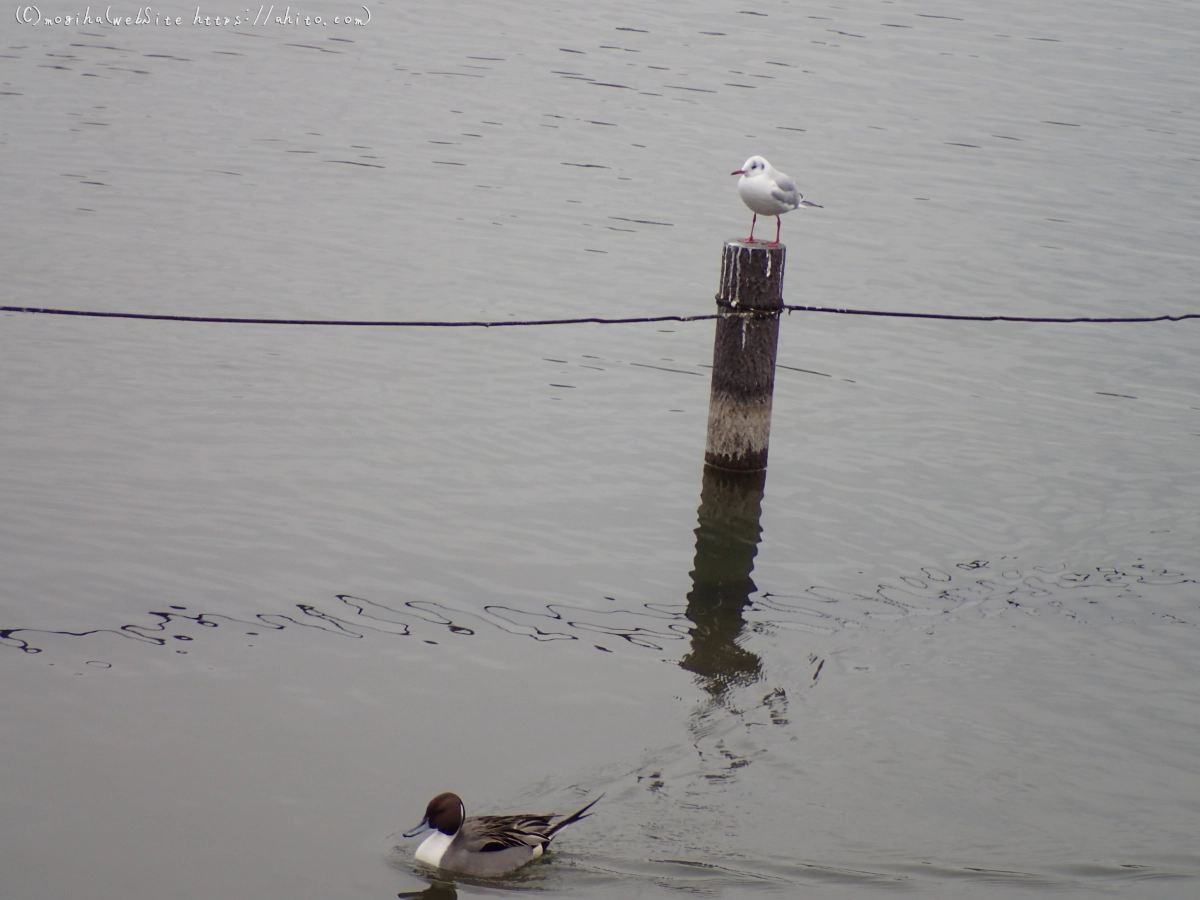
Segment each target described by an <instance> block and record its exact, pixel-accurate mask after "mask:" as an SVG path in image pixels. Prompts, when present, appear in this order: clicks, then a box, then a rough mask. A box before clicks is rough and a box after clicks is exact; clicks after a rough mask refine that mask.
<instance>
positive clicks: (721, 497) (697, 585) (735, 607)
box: [680, 466, 767, 697]
mask: <svg viewBox="0 0 1200 900" xmlns="http://www.w3.org/2000/svg"><path fill="white" fill-rule="evenodd" d="M766 479H767V473H766V472H764V471H760V472H728V471H724V470H721V469H717V468H714V467H713V466H705V467H704V485H703V487H702V488H701V490H700V509H699V511H698V512H697V517H698V518H699V520H700V524H699V527H698V528H697V529H696V562H695V570H694V571H693V572H692V590H691V592H690V593H688V595H687V599H688V605H687V617H688V619H689V620H690V621H691V622H692V626H693V627H692V632H691V641H692V647H691V650H690V652H689V653H688V654H687V656H685V657H684V658H683V660H682V662H681V663H680V665H681V666H683V668H685V669H687V670H688V671H689V672H694V673H695V674H696V675H698V676H700V678H701V679H702V680H703V683H704V687H705V689H706V690H707V691H708V692H709V693H710V694H712V695H713V696H715V697H719V696H721V695H722V694H724V693H725V692H726V691H727V690H728V689H729V688H730V687H735V686H738V685H746V684H752V683H753V682H755V681H757V680H758V678H759V673H760V671H761V669H762V663H761V662H760V661H759V658H758V657H757V656H756V655H754V654H753V653H751V652H750V651H748V650H746V649H744V648H742V647H741V646H739V644H738V638H739V637H740V636H741V633H742V628H743V626H744V625H745V621H744V620H743V618H742V612H743V610H745V608H746V604H748V603H749V602H750V595H751V594H753V593H754V592H755V591H756V590H757V588H756V587H755V586H754V582H753V581H752V580H751V578H750V573H751V572H752V571H753V569H754V556H755V554H756V553H758V541H759V536H760V535H761V534H762V526H761V525H760V524H759V519H760V517H761V515H762V498H763V487H764V485H765V484H766Z"/></svg>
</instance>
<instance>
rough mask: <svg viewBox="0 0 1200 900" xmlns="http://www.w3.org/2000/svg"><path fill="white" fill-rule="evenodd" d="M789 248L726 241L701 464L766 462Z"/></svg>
mask: <svg viewBox="0 0 1200 900" xmlns="http://www.w3.org/2000/svg"><path fill="white" fill-rule="evenodd" d="M786 253H787V249H786V248H785V247H784V245H783V244H774V245H772V244H763V243H757V242H756V243H753V244H748V243H746V242H745V241H726V242H725V251H724V254H723V256H722V258H721V289H720V292H719V293H718V294H717V311H718V312H719V313H720V318H719V319H717V335H716V339H715V341H714V343H713V372H712V393H711V394H710V395H709V400H708V442H707V445H706V447H705V450H704V462H705V464H706V465H709V466H714V467H716V468H718V469H726V470H729V471H733V472H761V471H763V470H765V469H766V468H767V445H768V443H769V441H770V437H771V395H772V394H773V392H774V390H775V354H776V351H777V350H778V348H779V314H780V313H781V312H782V311H783V262H784V257H785V255H786Z"/></svg>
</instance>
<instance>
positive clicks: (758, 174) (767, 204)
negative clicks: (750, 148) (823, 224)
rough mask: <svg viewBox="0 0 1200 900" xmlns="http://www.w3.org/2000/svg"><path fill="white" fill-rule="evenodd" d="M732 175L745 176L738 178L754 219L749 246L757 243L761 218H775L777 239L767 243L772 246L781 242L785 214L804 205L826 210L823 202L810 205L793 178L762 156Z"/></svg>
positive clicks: (751, 222)
mask: <svg viewBox="0 0 1200 900" xmlns="http://www.w3.org/2000/svg"><path fill="white" fill-rule="evenodd" d="M729 174H730V175H741V176H742V177H741V178H739V179H738V196H739V197H741V198H742V202H743V203H745V204H746V205H747V206H748V207H750V210H751V212H753V213H754V218H753V219H751V220H750V237H748V238H746V243H747V244H753V243H754V223H755V222H757V221H758V217H759V216H774V217H775V240H773V241H764V242H763V243H766V244H767V245H768V246H770V247H774V246H776V245H777V244H778V243H779V227H780V224H781V223H780V221H779V217H780V216H782V215H783V214H784V213H785V212H791V211H792V210H793V209H796V208H798V207H801V206H812V207H816V208H817V209H824V208H825V207H823V206H821V205H820V204H819V203H810V202H809V201H807V200H805V199H804V195H803V194H801V193H800V192H799V191H798V190H796V185H795V184H794V183H793V182H792V179H790V178H788V177H787V176H786V175H784V174H783V173H782V172H780V171H779V170H778V169H776V168H775V167H774V166H773V165H771V164H770V163H769V162H767V161H766V160H765V159H763V158H762V157H761V156H752V157H750V158H749V159H748V160H746V161H745V162H744V163H742V167H741V168H740V169H738V170H737V171H735V172H730V173H729Z"/></svg>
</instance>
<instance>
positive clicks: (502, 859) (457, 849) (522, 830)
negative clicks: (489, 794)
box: [404, 791, 604, 878]
mask: <svg viewBox="0 0 1200 900" xmlns="http://www.w3.org/2000/svg"><path fill="white" fill-rule="evenodd" d="M603 796H604V795H603V794H601V795H600V797H603ZM600 797H597V798H596V799H595V800H593V801H592V802H591V803H589V804H588V805H587V806H585V807H583V809H580V810H578V811H577V812H573V813H571V815H569V816H566V817H565V818H563V819H562V821H560V822H558V823H557V824H554V825H552V824H551V820H552V819H557V818H559V816H558V814H557V813H526V814H523V815H512V816H471V817H470V818H467V808H466V807H465V806H464V805H463V802H462V800H461V799H460V798H459V796H458V794H452V793H450V792H449V791H447V792H446V793H444V794H438V795H437V796H436V797H434V798H433V799H432V800H430V801H429V805H428V806H427V807H425V818H424V819H422V820H421V824H420V825H418V826H417V827H416V828H414V829H413V830H412V831H408V832H405V834H404V836H405V837H406V838H410V837H416V836H417V835H418V834H420V833H421V832H423V831H427V830H428V829H430V828H432V829H434V833H433V834H431V835H429V837H427V838H425V840H423V841H422V842H421V845H420V846H419V847H417V852H416V857H417V859H418V860H419V861H420V862H423V863H425V864H426V865H427V866H433V867H434V868H435V869H444V870H446V871H448V872H458V873H460V874H462V875H477V876H481V877H484V878H495V877H497V876H500V875H507V874H508V873H510V872H513V871H516V870H517V869H519V868H520V867H521V866H523V865H525V863H527V862H532V861H533V860H535V859H537V858H538V857H540V856H541V855H542V854H543V853H544V852H545V850H546V847H547V846H548V845H549V843H550V841H552V840H553V839H554V836H555V835H556V834H558V832H559V831H561V830H562V829H563V828H565V827H567V826H568V825H570V824H571V823H572V822H578V821H579V820H580V819H585V818H587V817H588V815H589V813H588V810H589V809H591V808H592V807H593V806H595V805H596V803H598V802H599V800H600Z"/></svg>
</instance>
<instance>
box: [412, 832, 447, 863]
mask: <svg viewBox="0 0 1200 900" xmlns="http://www.w3.org/2000/svg"><path fill="white" fill-rule="evenodd" d="M453 840H454V835H451V834H442V833H441V832H440V831H434V833H433V834H431V835H430V836H429V837H427V838H425V840H423V841H421V846H420V847H418V848H417V854H416V856H417V859H418V860H420V861H421V862H423V863H425V865H427V866H433V867H434V868H435V869H436V868H438V867H439V866H440V865H441V863H442V857H443V856H445V855H446V851H447V850H448V849H449V848H450V842H451V841H453Z"/></svg>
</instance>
